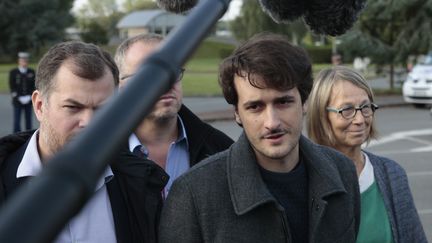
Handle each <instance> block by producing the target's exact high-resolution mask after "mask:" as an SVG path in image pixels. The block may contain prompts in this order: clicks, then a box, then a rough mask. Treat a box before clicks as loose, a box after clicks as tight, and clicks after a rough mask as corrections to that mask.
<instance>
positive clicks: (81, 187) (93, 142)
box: [0, 0, 231, 243]
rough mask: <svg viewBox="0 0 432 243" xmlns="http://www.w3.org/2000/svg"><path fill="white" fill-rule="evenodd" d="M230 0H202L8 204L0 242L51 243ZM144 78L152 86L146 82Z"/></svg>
mask: <svg viewBox="0 0 432 243" xmlns="http://www.w3.org/2000/svg"><path fill="white" fill-rule="evenodd" d="M230 1H231V0H201V1H200V2H199V4H198V5H197V6H196V7H195V9H193V10H192V11H191V13H190V15H189V16H188V18H187V19H186V20H185V22H183V23H182V24H181V25H180V26H178V27H177V28H175V29H174V30H173V31H172V32H171V33H170V34H169V35H168V37H167V38H166V40H165V41H164V42H163V45H162V47H161V49H160V50H159V51H157V52H156V53H154V54H153V55H151V56H150V57H149V58H148V59H147V60H146V61H145V62H144V63H143V64H142V65H141V67H140V69H139V71H138V72H137V74H136V75H135V76H134V77H133V78H132V79H131V80H130V81H129V83H128V85H127V86H126V87H125V88H124V89H123V90H122V91H121V92H119V93H118V94H116V95H114V96H113V97H111V98H110V100H109V102H108V103H107V104H106V105H105V106H104V107H103V108H101V110H100V111H99V112H98V113H97V114H96V115H95V117H94V119H93V120H92V121H91V122H90V124H89V126H88V127H87V128H86V129H85V130H84V131H83V132H82V133H80V134H78V135H77V137H76V139H74V140H73V141H71V143H69V144H67V145H66V146H65V147H64V149H63V150H62V151H60V152H58V153H57V154H56V155H55V156H54V157H53V159H52V160H50V161H49V162H48V163H47V166H46V168H45V169H44V170H43V171H42V172H41V174H40V175H39V176H37V177H35V178H32V179H31V180H30V181H29V182H30V183H27V184H25V185H23V186H22V188H20V189H19V190H18V191H17V192H15V194H14V195H13V196H12V197H11V198H9V199H8V200H7V202H6V203H5V205H3V207H2V209H1V211H0V242H9V243H14V242H34V243H42V242H51V241H53V240H54V239H55V237H56V236H57V234H58V233H59V232H60V231H61V230H62V229H63V227H64V225H65V224H66V223H67V222H68V221H69V220H70V219H71V218H72V217H73V216H74V215H75V214H77V213H78V212H79V210H80V209H81V208H82V207H83V205H84V204H85V202H86V201H87V200H88V199H89V198H90V197H91V196H92V195H93V193H94V188H95V185H96V182H97V180H98V178H99V177H100V176H101V175H102V172H103V171H104V169H105V168H106V166H107V165H108V164H109V162H111V161H112V160H113V159H114V158H115V156H116V154H117V152H118V151H119V148H120V146H121V145H122V144H124V143H125V142H126V141H127V138H128V137H129V135H130V134H131V133H132V131H133V130H134V128H135V127H136V126H137V125H138V124H139V122H140V121H141V120H142V119H143V118H144V117H145V116H146V115H147V114H148V113H149V112H150V111H151V109H152V107H153V105H154V104H155V102H156V101H157V99H158V98H159V97H160V96H161V95H162V94H164V93H165V92H167V91H168V90H169V89H170V88H171V87H172V85H173V84H174V82H175V81H176V74H177V72H176V70H178V69H179V68H180V67H181V66H183V64H184V63H185V62H186V60H187V59H188V58H189V57H190V56H191V55H192V53H193V51H194V50H195V49H196V48H197V46H198V45H199V43H200V42H201V41H202V40H203V39H204V37H205V36H206V35H207V33H208V32H209V31H210V29H211V28H212V27H213V26H214V25H215V23H216V22H217V20H218V19H219V18H220V17H221V16H222V15H223V14H224V13H225V12H226V10H227V8H228V6H229V3H230ZM143 79H146V80H151V82H142V80H143Z"/></svg>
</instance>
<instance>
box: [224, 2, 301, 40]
mask: <svg viewBox="0 0 432 243" xmlns="http://www.w3.org/2000/svg"><path fill="white" fill-rule="evenodd" d="M231 31H232V32H233V33H234V35H235V36H236V38H237V39H239V40H246V39H248V38H250V37H251V36H253V35H254V34H257V33H260V32H263V31H270V32H273V33H279V34H282V35H286V36H288V37H289V38H290V39H291V41H292V43H294V44H296V45H298V44H300V43H301V41H302V39H303V38H304V36H305V35H306V33H307V28H306V26H305V25H304V24H303V22H302V21H300V20H297V21H294V22H292V23H290V24H277V23H275V22H274V21H273V20H272V19H271V18H270V17H269V16H268V15H267V14H265V13H264V12H263V11H262V9H261V7H260V5H259V3H258V1H256V0H243V5H242V8H241V10H240V15H239V16H238V17H237V18H236V19H235V20H234V21H232V22H231Z"/></svg>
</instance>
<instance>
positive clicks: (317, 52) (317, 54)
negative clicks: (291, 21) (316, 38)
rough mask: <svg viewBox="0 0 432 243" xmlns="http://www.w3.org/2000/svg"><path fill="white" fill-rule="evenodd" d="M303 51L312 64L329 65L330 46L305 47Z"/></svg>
mask: <svg viewBox="0 0 432 243" xmlns="http://www.w3.org/2000/svg"><path fill="white" fill-rule="evenodd" d="M305 49H306V51H307V52H308V54H309V57H310V58H311V60H312V62H313V63H331V55H332V47H331V46H307V47H305Z"/></svg>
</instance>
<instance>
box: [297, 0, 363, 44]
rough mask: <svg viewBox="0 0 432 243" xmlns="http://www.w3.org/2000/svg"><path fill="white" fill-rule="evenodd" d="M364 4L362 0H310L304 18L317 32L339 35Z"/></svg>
mask: <svg viewBox="0 0 432 243" xmlns="http://www.w3.org/2000/svg"><path fill="white" fill-rule="evenodd" d="M364 6H365V1H364V0H327V1H322V0H311V1H310V4H309V7H308V10H307V11H306V13H305V15H304V20H305V22H306V23H307V24H308V25H309V26H310V28H311V29H312V30H313V31H314V32H316V33H318V34H327V35H331V36H336V35H341V34H343V33H345V32H346V31H347V30H349V29H350V28H351V27H352V26H353V24H354V22H355V21H357V17H358V15H359V13H360V11H361V10H362V9H363V8H364Z"/></svg>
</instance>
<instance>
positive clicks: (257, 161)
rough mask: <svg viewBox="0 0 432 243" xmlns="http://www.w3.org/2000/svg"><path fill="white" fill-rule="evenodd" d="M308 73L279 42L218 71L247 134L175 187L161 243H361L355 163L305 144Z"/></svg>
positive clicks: (258, 42) (261, 38) (267, 41)
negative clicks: (358, 236)
mask: <svg viewBox="0 0 432 243" xmlns="http://www.w3.org/2000/svg"><path fill="white" fill-rule="evenodd" d="M311 72H312V71H311V63H310V60H309V59H308V57H307V54H306V52H305V51H304V50H302V49H301V48H298V47H295V46H292V45H291V44H290V43H289V42H288V41H286V40H285V39H284V37H282V36H278V35H274V34H261V35H257V36H255V37H253V38H252V39H250V40H248V41H247V42H245V43H244V44H243V45H241V46H240V47H238V48H237V49H236V50H235V51H234V53H233V54H232V55H231V56H230V57H228V58H226V59H225V60H224V61H223V62H222V64H221V66H220V75H219V82H220V85H221V87H222V90H223V93H224V96H225V99H226V100H227V102H228V103H230V104H232V105H234V107H235V118H236V122H237V123H238V124H239V125H240V126H242V127H243V129H244V132H243V134H242V135H241V136H240V138H239V140H238V141H237V142H236V143H234V144H233V145H232V146H231V147H230V148H229V149H228V150H226V151H224V152H221V153H218V154H216V155H214V156H212V157H209V158H208V159H206V160H204V161H203V162H202V163H200V164H198V165H197V166H194V167H193V168H192V169H191V170H190V171H189V172H187V173H186V174H184V175H182V176H181V177H179V178H178V179H177V180H176V181H175V182H174V185H173V186H172V188H171V192H170V195H169V196H168V199H167V201H166V204H165V206H164V209H163V211H162V218H161V224H160V232H159V237H160V238H159V239H160V242H162V243H165V242H167V243H168V242H179V243H182V242H185V243H186V242H187V243H193V242H212V243H213V242H221V243H222V242H223V243H228V242H233V243H234V242H235V243H238V242H248V243H249V242H272V243H274V242H344V243H346V242H355V240H356V235H357V231H358V227H359V222H360V215H359V212H360V206H359V205H360V196H359V188H358V183H357V176H356V171H355V168H354V166H353V163H352V162H351V161H350V160H349V159H348V158H346V157H345V156H343V155H342V154H340V153H338V152H336V151H335V150H332V149H330V148H326V147H323V146H319V145H316V144H313V143H312V142H310V141H309V140H308V139H307V138H305V137H303V136H302V135H301V132H302V124H303V117H304V115H305V113H306V108H305V107H306V105H305V103H306V100H307V98H308V95H309V93H310V90H311V88H312V83H313V81H312V73H311ZM197 182H199V183H197Z"/></svg>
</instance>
